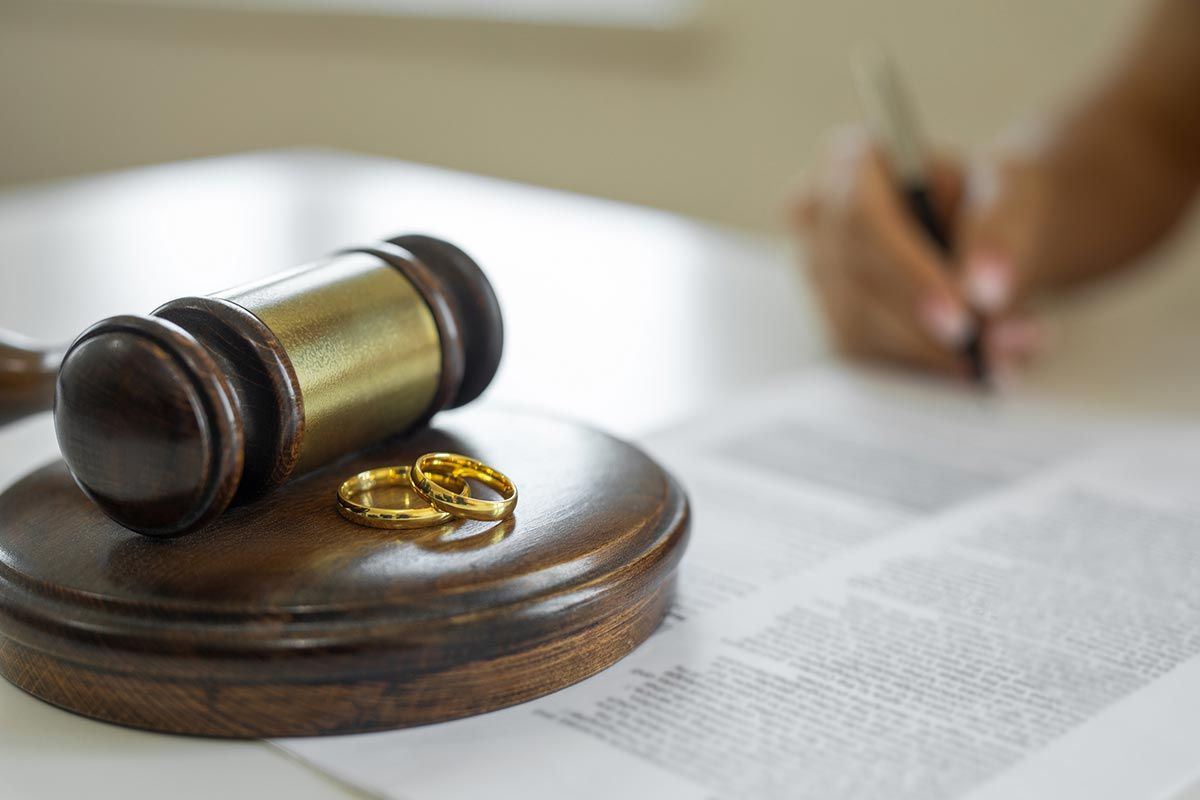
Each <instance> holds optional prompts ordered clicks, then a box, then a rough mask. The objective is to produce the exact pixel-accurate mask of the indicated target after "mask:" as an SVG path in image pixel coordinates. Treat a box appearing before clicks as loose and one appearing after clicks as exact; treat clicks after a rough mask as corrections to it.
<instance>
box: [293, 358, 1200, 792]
mask: <svg viewBox="0 0 1200 800" xmlns="http://www.w3.org/2000/svg"><path fill="white" fill-rule="evenodd" d="M1099 430H1103V431H1104V433H1103V435H1099V434H1098V433H1097V431H1099ZM649 447H650V449H651V450H652V451H653V452H654V453H655V454H656V455H657V456H658V457H659V458H660V459H661V460H662V461H663V462H664V463H665V464H666V465H667V466H668V467H669V468H670V469H671V470H672V471H673V472H674V473H675V474H676V475H677V476H678V477H679V478H680V479H681V480H682V481H683V483H684V484H685V486H686V487H687V489H688V492H689V495H690V497H691V501H692V504H693V509H694V512H695V513H694V522H693V538H692V544H691V547H690V549H689V552H688V554H687V556H686V557H685V559H684V562H683V567H682V578H681V586H680V592H679V597H678V600H677V603H676V605H675V608H674V609H673V611H672V612H671V615H670V617H669V619H668V621H667V623H666V624H665V625H664V627H663V628H662V629H661V630H660V631H659V632H658V633H656V634H655V635H654V636H653V637H651V639H650V640H649V641H648V642H646V643H645V644H644V645H643V646H641V647H640V648H638V649H637V650H636V651H634V653H632V654H631V655H629V656H628V657H626V658H625V659H624V660H622V661H621V662H619V663H618V664H616V665H615V666H613V667H611V668H610V669H608V670H606V671H604V672H603V673H601V674H599V675H596V676H594V677H592V678H590V679H588V680H585V681H583V682H581V683H579V684H576V685H575V686H572V687H570V688H568V689H565V690H563V691H561V692H558V693H556V694H554V695H551V696H549V697H546V698H543V699H541V700H537V701H534V702H530V703H526V704H523V705H520V706H516V707H513V708H509V709H506V710H503V711H498V712H495V713H492V714H487V715H483V716H480V717H475V718H470V719H465V720H459V721H455V722H449V723H444V724H440V725H432V726H427V727H423V728H415V729H409V730H402V731H396V732H390V733H379V734H367V735H361V736H344V737H334V738H323V739H290V740H281V741H279V742H276V744H277V745H278V746H280V747H282V748H284V749H286V750H287V751H289V752H290V753H292V754H293V755H295V756H297V757H299V758H300V759H302V760H304V761H306V762H308V763H309V764H311V765H313V766H314V767H316V768H318V769H321V770H323V771H325V772H328V773H330V774H332V775H334V776H336V777H338V778H340V779H342V780H344V781H347V782H349V783H351V784H354V785H356V786H358V787H361V788H363V789H364V790H366V791H369V792H372V793H375V794H378V795H380V796H386V797H390V798H404V799H405V800H425V799H426V798H428V799H430V800H457V799H458V798H463V799H464V800H465V799H467V798H470V799H472V800H474V798H479V797H523V798H530V800H540V798H546V799H547V800H551V799H553V800H561V798H581V799H582V800H589V799H590V798H596V800H600V799H601V798H603V799H604V800H610V798H614V797H630V798H640V797H647V798H649V797H654V798H664V799H667V800H670V799H671V798H681V800H682V799H690V798H697V799H698V800H699V799H701V798H705V799H707V798H737V799H738V800H754V799H755V798H816V799H818V800H840V799H842V798H845V799H846V800H860V799H862V798H888V799H889V800H896V799H898V798H914V799H915V798H920V799H921V800H936V798H960V797H962V798H972V799H973V800H984V799H985V798H986V800H993V799H995V800H999V799H1000V798H1006V799H1007V798H1042V797H1045V798H1055V800H1072V799H1073V798H1088V800H1106V798H1129V797H1139V798H1157V797H1167V796H1170V794H1171V792H1173V791H1174V790H1176V789H1178V788H1180V787H1182V786H1184V785H1186V784H1188V783H1189V782H1190V781H1191V780H1192V779H1193V778H1194V777H1195V776H1196V775H1197V774H1200V748H1197V746H1196V743H1197V742H1200V659H1197V658H1196V656H1197V654H1200V624H1197V623H1198V622H1200V490H1198V487H1200V429H1198V430H1191V429H1180V428H1174V429H1172V430H1170V431H1168V432H1165V433H1160V434H1153V433H1151V432H1143V433H1142V435H1139V436H1133V435H1131V434H1130V433H1129V432H1128V431H1123V432H1121V433H1119V434H1118V433H1117V432H1116V431H1115V428H1114V427H1113V426H1112V425H1111V424H1106V425H1102V426H1093V425H1091V424H1090V423H1088V422H1086V421H1079V420H1064V419H1062V418H1056V417H1054V416H1051V415H1045V414H1039V413H1036V412H1035V411H1033V410H1032V409H1020V408H1014V407H1012V406H1009V405H1004V404H999V403H997V402H995V401H993V400H988V399H979V398H972V397H969V396H967V395H966V394H964V393H955V392H950V391H947V390H944V389H938V388H930V387H926V386H923V385H920V384H915V383H908V382H903V381H900V380H897V379H892V378H887V379H885V378H880V377H871V376H862V375H859V374H856V373H851V372H848V371H844V370H839V369H835V368H827V369H820V370H816V371H813V372H812V373H809V374H806V375H804V376H801V377H799V378H797V379H794V380H792V381H789V382H786V383H783V384H780V385H777V386H774V387H772V388H769V389H767V390H764V391H763V392H761V393H758V394H756V395H754V396H752V397H749V398H747V399H746V400H745V401H744V402H741V403H737V404H731V405H727V406H726V408H725V409H724V410H723V412H722V414H721V415H720V416H718V417H714V418H712V419H707V420H700V421H697V422H695V423H692V424H689V425H688V426H685V427H684V428H681V429H679V430H677V431H674V432H671V433H668V434H666V435H664V436H662V437H660V438H658V439H656V440H655V441H653V442H651V443H649Z"/></svg>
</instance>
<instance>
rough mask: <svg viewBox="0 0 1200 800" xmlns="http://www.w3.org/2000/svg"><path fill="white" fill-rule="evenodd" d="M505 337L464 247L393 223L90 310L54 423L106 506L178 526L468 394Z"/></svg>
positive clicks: (197, 523) (63, 378)
mask: <svg viewBox="0 0 1200 800" xmlns="http://www.w3.org/2000/svg"><path fill="white" fill-rule="evenodd" d="M502 348H503V325H502V321H501V316H500V307H499V304H498V303H497V301H496V296H495V294H494V292H493V291H492V288H491V285H490V284H489V283H488V280H487V278H486V277H485V276H484V274H483V272H482V271H481V270H480V269H479V267H478V266H477V265H476V264H475V262H474V261H472V260H471V258H470V257H468V256H467V255H466V254H465V253H463V252H462V251H461V250H459V249H458V248H456V247H454V246H453V245H451V244H448V243H447V242H444V241H441V240H439V239H434V238H431V237H427V236H415V235H410V236H400V237H397V238H395V239H391V240H389V241H388V242H381V243H379V244H377V245H375V246H372V247H366V248H361V249H356V250H347V251H343V252H341V253H338V254H336V255H334V256H331V257H329V258H327V259H324V260H322V261H319V262H316V263H314V264H311V265H307V266H305V267H300V268H298V269H295V270H291V271H288V272H284V273H280V274H278V275H275V276H272V277H270V278H268V279H266V280H263V281H260V282H257V283H253V284H249V285H246V286H242V287H238V288H235V289H230V290H228V291H226V292H221V293H218V294H216V295H213V296H210V297H190V298H182V299H179V300H174V301H171V302H169V303H167V304H165V305H163V306H161V307H160V308H158V309H157V310H155V311H154V312H153V313H151V314H150V315H149V316H119V317H111V318H109V319H106V320H103V321H101V322H99V323H97V324H95V325H93V326H92V327H91V328H89V329H88V330H86V331H84V332H83V333H82V334H81V335H80V336H79V338H77V339H76V340H75V342H74V343H73V344H72V345H71V347H70V349H69V350H68V351H67V353H66V356H65V357H64V359H63V363H62V367H61V368H60V370H59V374H58V382H57V386H56V394H55V400H54V422H55V428H56V431H57V434H58V442H59V447H60V449H61V450H62V454H63V458H64V460H65V461H66V463H67V466H68V468H69V469H70V470H71V473H72V475H74V477H75V481H76V483H78V484H79V486H80V488H81V489H82V490H83V491H84V493H85V494H87V495H88V497H90V498H91V499H92V500H93V501H94V502H95V503H96V504H97V505H98V506H99V507H100V508H101V509H103V510H104V512H105V513H106V514H108V515H109V516H110V517H112V518H113V519H114V520H116V521H117V522H119V523H121V524H122V525H124V526H125V527H127V528H130V529H131V530H135V531H138V532H139V533H144V534H148V535H154V536H176V535H179V534H183V533H187V532H189V531H193V530H196V529H198V528H201V527H203V526H204V525H205V524H207V523H208V522H210V521H211V520H212V519H213V518H214V517H216V516H217V515H218V514H220V513H221V512H222V511H224V510H225V509H226V508H227V507H228V506H229V505H230V504H231V503H233V502H235V501H236V502H244V501H250V500H253V499H255V498H257V497H260V496H262V495H263V494H265V493H267V492H269V491H271V490H272V489H273V488H275V487H277V486H279V485H280V484H281V483H283V482H284V481H286V480H287V479H288V478H289V477H291V476H292V475H295V474H299V473H301V472H305V471H307V470H309V469H312V468H314V467H316V466H319V465H320V464H323V463H326V462H328V461H331V460H333V459H335V458H337V457H339V456H341V455H344V454H347V453H350V452H353V451H355V450H359V449H361V448H363V447H366V446H368V445H370V444H372V443H374V442H377V441H379V440H380V439H383V438H385V437H387V436H390V435H394V434H397V433H401V432H403V431H405V430H408V429H410V428H412V427H414V426H417V425H420V424H423V423H424V422H426V421H427V420H428V419H429V418H430V417H431V416H432V415H433V414H435V413H436V412H437V411H439V410H441V409H444V408H452V407H456V406H460V405H463V404H464V403H468V402H470V401H471V400H473V399H475V398H476V397H478V396H479V394H480V393H481V392H483V390H484V389H485V388H487V386H488V384H489V383H490V382H491V380H492V377H493V376H494V375H495V373H496V369H497V367H498V366H499V363H500V355H501V351H502Z"/></svg>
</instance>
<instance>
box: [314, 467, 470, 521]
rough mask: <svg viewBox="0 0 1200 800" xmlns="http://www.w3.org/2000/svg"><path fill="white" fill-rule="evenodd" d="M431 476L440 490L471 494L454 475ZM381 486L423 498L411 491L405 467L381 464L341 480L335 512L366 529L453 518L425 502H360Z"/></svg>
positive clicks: (462, 494) (465, 495)
mask: <svg viewBox="0 0 1200 800" xmlns="http://www.w3.org/2000/svg"><path fill="white" fill-rule="evenodd" d="M434 477H435V478H436V481H437V482H436V483H435V484H434V485H435V486H437V487H438V488H439V490H441V491H444V492H447V493H452V494H454V495H455V496H461V497H470V495H471V487H470V486H468V485H467V482H466V481H465V480H464V479H463V478H461V477H458V476H456V475H453V474H437V475H435V476H434ZM427 480H428V479H427ZM384 487H396V488H399V489H407V490H408V491H409V493H410V494H416V495H417V496H418V497H421V498H422V499H424V498H423V495H421V494H420V493H419V492H413V484H412V481H411V479H410V469H409V468H408V467H380V468H378V469H369V470H367V471H366V472H360V473H358V474H357V475H355V476H354V477H352V478H348V479H347V480H345V481H343V482H342V485H341V486H339V487H338V492H337V498H338V512H339V513H340V514H341V515H342V516H343V517H345V518H346V519H348V520H350V521H351V522H354V523H357V524H359V525H366V526H367V527H369V528H390V529H407V528H426V527H430V526H433V525H442V524H444V523H446V522H450V521H451V520H452V519H454V518H455V515H454V514H451V513H449V512H447V511H442V510H439V509H437V508H434V507H432V506H431V505H428V503H427V502H423V503H422V504H421V505H416V506H408V507H404V508H383V507H379V506H372V505H367V504H366V503H362V502H359V500H360V499H362V497H363V495H365V494H367V493H369V492H370V491H371V490H373V489H379V488H384Z"/></svg>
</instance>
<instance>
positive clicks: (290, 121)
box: [0, 0, 1138, 230]
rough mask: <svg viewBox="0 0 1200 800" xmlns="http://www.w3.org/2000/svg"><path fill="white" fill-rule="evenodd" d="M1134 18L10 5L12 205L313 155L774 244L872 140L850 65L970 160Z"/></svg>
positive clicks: (5, 83) (1029, 6) (866, 6)
mask: <svg viewBox="0 0 1200 800" xmlns="http://www.w3.org/2000/svg"><path fill="white" fill-rule="evenodd" d="M309 1H311V0H309ZM380 1H381V2H386V0H380ZM588 1H589V0H575V2H582V3H584V4H585V5H586V4H587V2H588ZM597 1H598V2H600V4H601V5H603V2H602V0H597ZM274 2H275V3H277V4H280V5H286V4H287V0H274ZM297 2H298V3H299V0H297ZM562 2H571V0H562ZM646 2H656V0H646ZM180 3H182V5H183V6H187V7H179V6H178V5H176V4H180ZM225 3H226V4H229V3H233V0H225ZM233 4H234V5H236V3H233ZM494 5H495V6H496V7H499V8H502V6H503V4H502V3H497V4H494ZM682 5H684V6H686V5H687V2H686V0H685V2H684V3H683V4H682ZM1137 5H1138V4H1137V3H1136V2H1135V1H1134V0H1056V1H1055V2H1046V1H1045V0H972V1H971V2H963V1H962V0H904V2H890V1H887V0H874V1H873V2H871V1H869V0H792V1H788V0H741V1H740V2H735V1H734V0H710V1H709V2H703V1H702V0H701V1H699V2H696V4H695V10H694V12H691V13H688V14H686V15H685V18H684V19H682V20H680V21H679V22H678V23H677V24H676V23H672V24H669V25H665V26H661V27H658V28H639V27H637V26H634V25H623V24H620V23H612V24H607V25H604V26H592V25H585V24H562V23H557V24H537V23H533V22H503V21H494V20H493V21H478V20H476V21H472V20H463V19H454V20H447V19H440V20H439V19H437V18H428V17H426V18H413V17H410V16H405V15H403V14H371V13H347V12H346V11H345V9H344V8H339V7H338V3H337V2H336V0H329V2H326V3H324V4H323V8H322V9H320V10H317V11H304V12H294V11H287V10H271V9H266V10H263V9H262V8H259V9H258V10H247V9H246V8H244V7H243V8H222V7H220V6H221V3H220V2H218V1H217V0H214V2H213V3H212V4H207V3H206V2H205V0H142V2H136V0H126V1H125V2H120V1H119V0H76V1H75V2H68V1H67V0H0V102H2V104H3V105H2V107H3V109H4V113H3V137H4V140H3V144H4V147H3V148H2V150H0V183H5V184H12V183H27V182H33V181H40V180H43V179H49V178H56V177H62V176H67V175H74V174H78V173H84V172H92V171H98V170H109V169H114V168H120V167H125V166H130V165H134V164H143V163H150V162H157V161H164V160H174V159H181V158H189V157H194V156H202V155H212V154H220V153H228V152H235V151H242V150H247V149H257V148H274V147H286V146H295V145H305V146H311V145H316V146H329V147H338V148H348V149H353V150H360V151H364V152H370V153H376V154H381V155H386V156H392V157H396V158H402V159H409V160H413V161H420V162H427V163H432V164H439V165H445V166H449V167H454V168H458V169H463V170H469V171H474V172H480V173H485V174H489V175H496V176H500V177H505V178H512V179H516V180H520V181H527V182H531V183H537V184H544V185H548V186H553V187H559V188H563V189H569V190H574V191H579V192H584V193H588V194H595V195H601V196H606V197H611V198H616V199H619V200H626V201H631V202H635V203H642V204H647V205H652V206H658V207H662V208H666V209H670V210H674V211H679V212H682V213H685V214H690V215H695V216H699V217H703V218H707V219H711V220H716V221H719V222H723V223H729V224H733V225H737V226H743V227H749V228H756V229H767V230H769V229H774V228H777V227H778V225H779V222H780V212H779V207H780V200H781V197H782V196H783V195H784V193H785V191H786V188H787V186H788V184H789V183H790V180H791V178H792V177H793V176H794V175H795V174H796V173H797V172H798V171H800V170H801V169H803V168H804V167H805V165H807V164H808V163H809V162H810V161H811V159H812V158H813V156H814V155H815V154H816V153H817V152H818V150H819V147H820V143H821V140H822V136H823V133H824V131H826V130H827V129H828V128H829V126H831V125H833V124H836V123H839V122H844V121H848V120H853V119H855V118H856V117H857V105H856V100H855V97H854V95H853V92H852V87H851V84H850V79H849V76H848V71H847V67H846V53H847V51H848V50H849V48H850V47H851V46H852V45H853V44H854V43H857V42H860V41H862V40H864V39H878V40H881V41H883V42H884V43H886V44H887V45H888V46H890V47H891V49H892V50H893V51H894V52H895V53H896V55H897V57H898V59H899V60H900V62H901V63H902V64H903V66H904V67H905V68H906V71H907V72H908V75H909V78H910V80H911V83H912V84H913V85H914V89H915V92H916V94H917V95H918V98H919V105H920V106H921V107H922V110H923V112H924V116H925V119H926V126H927V127H928V128H930V129H931V131H932V133H933V134H935V135H936V138H938V139H941V140H947V141H952V142H957V143H961V144H963V145H976V144H979V143H981V142H985V141H986V140H987V139H988V138H989V137H990V135H992V134H993V133H994V132H995V131H996V130H997V129H998V128H999V127H1000V126H1002V125H1003V124H1004V123H1005V122H1006V121H1007V120H1010V119H1012V118H1013V117H1014V116H1017V115H1019V114H1021V113H1022V112H1024V111H1026V110H1029V109H1031V108H1035V107H1037V106H1039V105H1042V104H1045V103H1047V102H1050V101H1051V100H1052V99H1053V98H1055V97H1056V96H1058V95H1059V94H1060V93H1061V92H1062V91H1063V90H1064V89H1066V88H1067V87H1070V86H1071V85H1073V84H1074V83H1077V82H1078V81H1079V80H1080V78H1081V76H1083V75H1084V74H1085V73H1086V72H1087V70H1088V69H1089V68H1090V67H1093V66H1098V65H1099V64H1101V63H1102V62H1103V60H1104V59H1105V58H1106V53H1107V52H1108V51H1109V50H1110V49H1111V45H1112V44H1113V43H1114V42H1115V41H1116V40H1118V39H1119V36H1120V33H1121V32H1122V30H1123V29H1124V28H1125V26H1126V24H1127V23H1128V22H1129V20H1130V17H1131V15H1132V14H1133V13H1134V12H1135V11H1136V7H1137Z"/></svg>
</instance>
